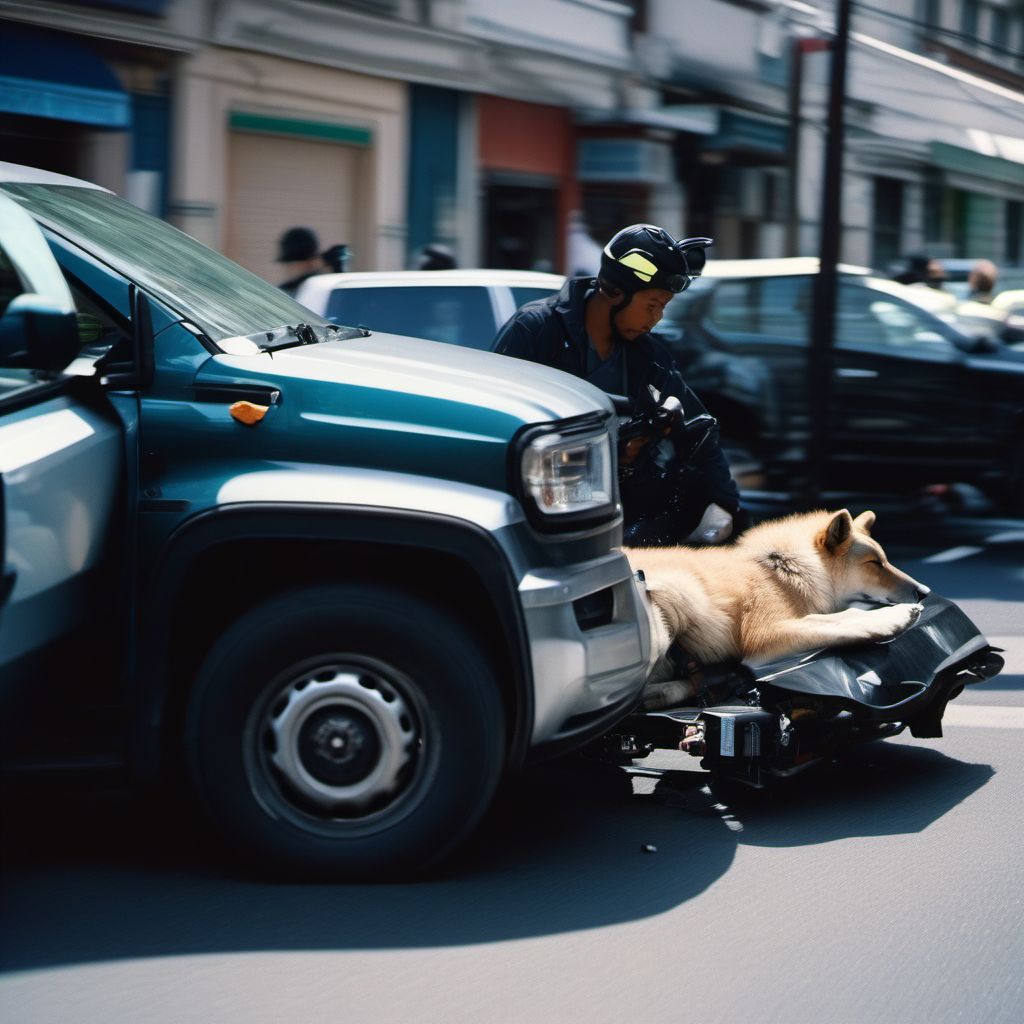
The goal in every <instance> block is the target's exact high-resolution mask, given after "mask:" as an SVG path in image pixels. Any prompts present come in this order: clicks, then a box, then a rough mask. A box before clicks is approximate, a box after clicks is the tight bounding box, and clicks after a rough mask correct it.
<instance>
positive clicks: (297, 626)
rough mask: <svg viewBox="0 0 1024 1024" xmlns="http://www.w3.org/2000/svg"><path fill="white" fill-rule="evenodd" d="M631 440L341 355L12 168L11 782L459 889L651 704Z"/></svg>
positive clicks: (529, 397) (2, 483)
mask: <svg viewBox="0 0 1024 1024" xmlns="http://www.w3.org/2000/svg"><path fill="white" fill-rule="evenodd" d="M615 430H616V425H615V417H614V411H613V408H612V406H611V404H610V403H609V401H608V399H607V398H606V397H605V396H604V395H603V394H602V393H601V392H600V391H598V390H597V389H595V388H593V387H591V386H590V385H588V384H586V383H585V382H582V381H578V380H576V379H575V378H572V377H569V376H567V375H563V374H560V373H558V372H556V371H553V370H549V369H547V368H544V367H539V366H533V365H527V364H525V363H522V362H521V361H512V360H506V359H503V358H502V357H500V356H496V355H492V354H490V353H487V352H477V351H470V350H467V349H464V348H456V347H453V346H450V345H444V344H439V343H435V342H430V341H424V340H414V339H410V338H405V337H399V336H394V335H387V334H379V333H375V334H371V333H370V332H369V331H366V330H363V329H358V328H344V327H340V326H338V325H335V324H333V323H331V322H329V321H327V320H325V319H323V318H321V317H316V316H313V315H312V314H311V313H310V311H309V310H308V309H305V308H303V307H302V306H300V305H298V304H296V303H295V302H294V301H293V300H291V299H290V298H289V297H288V296H286V295H285V294H284V293H283V292H281V291H279V290H278V289H276V288H274V287H272V286H271V285H269V284H267V283H266V282H264V281H262V280H260V279H258V278H256V277H255V276H253V275H252V274H249V273H248V272H246V271H245V270H243V269H242V268H241V267H239V266H237V265H236V264H234V263H232V262H231V261H230V260H228V259H226V258H224V257H223V256H221V255H219V254H217V253H215V252H213V251H211V250H210V249H208V248H206V247H204V246H203V245H201V244H200V243H198V242H197V241H195V240H194V239H192V238H190V237H189V236H187V235H184V234H182V233H181V232H179V231H177V230H176V229H174V228H173V227H171V226H170V225H168V224H167V223H165V222H163V221H160V220H157V219H155V218H153V217H151V216H149V215H147V214H145V213H143V212H142V211H140V210H138V209H136V208H135V207H133V206H131V205H130V204H128V203H127V202H124V201H122V200H121V199H119V198H118V197H117V196H115V195H113V194H111V193H110V192H108V191H106V190H104V189H102V188H99V187H97V186H95V185H92V184H89V183H88V182H83V181H78V180H75V179H71V178H66V177H63V176H60V175H56V174H51V173H48V172H43V171H38V170H34V169H31V168H26V167H20V166H17V165H12V164H0V487H2V490H0V510H2V518H0V540H2V544H3V547H2V549H0V550H2V551H3V563H2V565H0V569H2V572H3V576H2V586H0V722H2V731H0V759H2V762H3V766H4V767H5V768H6V769H9V770H19V771H26V770H36V771H53V770H60V769H67V770H71V771H76V772H84V771H86V770H89V769H94V770H102V771H113V772H117V773H126V774H127V777H128V778H129V779H131V780H132V781H134V782H135V783H138V784H142V785H146V784H151V783H154V782H156V781H158V780H160V779H163V778H167V777H170V778H172V779H173V778H180V779H184V780H187V782H188V784H189V787H190V790H191V791H193V792H194V793H195V795H196V796H197V798H198V801H199V803H200V805H201V806H202V808H203V809H204V810H205V812H206V814H207V815H208V817H209V818H210V819H211V820H212V822H213V823H214V824H215V825H216V826H217V828H218V829H219V830H220V832H221V833H223V835H224V837H225V838H226V839H227V840H228V842H229V843H230V844H231V845H232V846H233V847H234V848H235V849H236V850H237V851H238V853H239V855H240V856H242V857H244V858H246V860H248V861H250V862H252V861H254V860H255V861H257V862H259V863H261V864H265V865H268V866H273V867H275V868H277V869H281V870H284V871H286V872H290V873H293V874H296V873H298V874H301V875H302V877H309V876H310V875H319V876H327V877H334V878H341V879H361V878H368V877H394V876H401V875H408V874H410V873H413V872H417V871H420V870H422V869H424V868H426V867H427V866H429V865H432V864H434V863H436V862H437V861H438V860H439V859H440V858H441V857H443V856H444V855H445V854H447V853H448V852H450V851H451V850H452V849H453V848H454V847H455V846H456V845H457V844H458V843H459V842H460V841H461V840H463V839H464V838H465V837H466V836H467V835H468V833H469V832H470V831H471V830H472V828H473V827H474V825H475V824H476V823H477V822H478V821H479V819H480V817H481V815H482V814H483V812H484V811H485V809H486V808H487V806H488V804H489V802H490V800H491V797H492V795H493V792H494V790H495V786H496V784H497V783H498V781H499V779H500V778H501V776H502V774H503V773H504V772H506V771H508V770H510V769H514V768H516V767H517V766H520V765H522V764H524V763H526V762H528V761H530V760H535V759H539V758H542V757H545V756H550V755H553V754H555V753H558V752H561V751H566V750H569V749H572V748H574V747H578V746H581V745H583V744H585V743H587V742H588V741H590V740H592V739H593V738H594V737H596V736H599V735H601V734H602V733H604V732H606V731H607V730H608V729H609V728H610V727H611V726H612V725H613V724H614V723H615V722H617V721H618V720H619V719H621V718H622V717H623V716H624V715H626V714H627V713H628V712H630V711H631V710H632V709H633V708H634V707H635V706H636V704H637V701H638V698H639V694H640V691H641V689H642V686H643V681H644V675H645V670H646V666H647V659H648V654H649V637H648V630H647V618H646V612H645V611H644V605H643V597H642V593H641V591H640V590H639V589H638V585H637V583H636V581H635V580H634V579H633V576H632V573H631V570H630V567H629V564H628V563H627V561H626V558H625V556H624V555H623V554H622V552H621V550H620V549H619V543H620V539H621V522H622V519H621V508H620V505H619V501H618V490H617V481H616V471H615V470H616V467H615V459H614V440H615ZM154 792H161V790H159V789H157V790H154Z"/></svg>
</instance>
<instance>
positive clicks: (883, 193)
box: [871, 178, 903, 271]
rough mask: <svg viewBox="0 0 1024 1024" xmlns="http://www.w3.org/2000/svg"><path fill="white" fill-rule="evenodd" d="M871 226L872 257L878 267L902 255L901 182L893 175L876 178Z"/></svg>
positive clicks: (885, 266)
mask: <svg viewBox="0 0 1024 1024" xmlns="http://www.w3.org/2000/svg"><path fill="white" fill-rule="evenodd" d="M873 214H874V215H873V218H872V228H871V258H872V263H873V264H874V266H875V267H877V268H878V269H879V270H882V271H885V270H886V269H887V268H888V266H889V264H890V263H892V262H894V261H895V260H898V259H899V258H900V256H901V255H902V244H901V237H902V231H903V182H902V181H899V180H898V179H896V178H875V189H874V203H873Z"/></svg>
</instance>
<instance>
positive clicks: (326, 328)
mask: <svg viewBox="0 0 1024 1024" xmlns="http://www.w3.org/2000/svg"><path fill="white" fill-rule="evenodd" d="M362 333H363V332H362V331H359V330H353V329H352V328H346V327H339V326H338V325H337V324H321V325H319V326H316V327H314V326H312V325H311V324H294V325H292V324H285V326H284V327H277V328H275V329H274V330H272V331H261V332H260V333H258V334H252V335H250V337H251V339H252V340H253V341H255V342H256V344H257V345H259V347H260V348H261V349H262V350H263V351H264V352H278V351H280V350H281V349H283V348H297V347H298V346H300V345H316V344H319V343H320V342H321V341H333V340H335V339H336V338H353V337H358V336H359V335H360V334H362Z"/></svg>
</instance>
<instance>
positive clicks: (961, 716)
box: [942, 704, 1024, 729]
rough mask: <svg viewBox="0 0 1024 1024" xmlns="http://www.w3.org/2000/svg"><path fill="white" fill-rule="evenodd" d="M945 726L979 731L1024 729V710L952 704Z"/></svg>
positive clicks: (944, 722)
mask: <svg viewBox="0 0 1024 1024" xmlns="http://www.w3.org/2000/svg"><path fill="white" fill-rule="evenodd" d="M942 724H943V725H966V726H971V727H974V728H979V729H1024V708H1016V707H1013V708H1007V707H994V706H991V705H983V704H950V705H949V707H947V708H946V713H945V715H943V717H942Z"/></svg>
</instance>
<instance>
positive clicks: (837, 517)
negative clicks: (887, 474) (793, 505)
mask: <svg viewBox="0 0 1024 1024" xmlns="http://www.w3.org/2000/svg"><path fill="white" fill-rule="evenodd" d="M874 523H875V514H874V512H863V513H861V515H859V516H857V518H856V519H854V518H853V517H852V516H851V515H850V513H849V512H848V511H847V510H846V509H842V510H841V511H839V512H826V511H819V512H809V513H804V514H799V515H793V516H788V517H786V518H784V519H777V520H773V521H770V522H766V523H762V524H760V525H759V526H756V527H754V528H753V529H751V530H748V531H747V532H746V533H745V534H743V535H742V536H741V537H740V538H739V539H738V540H737V541H736V543H735V544H731V545H728V546H725V547H705V548H686V547H674V548H627V549H626V555H627V557H628V558H629V561H630V564H631V565H632V567H633V569H634V570H636V569H642V570H643V573H644V576H645V578H646V584H647V594H648V618H649V620H650V626H651V640H652V643H651V664H650V669H651V671H650V673H649V676H648V688H647V690H646V691H645V704H647V705H648V706H649V707H650V706H667V704H669V703H681V702H682V700H684V699H685V698H686V696H688V695H692V690H693V688H692V686H687V685H686V684H685V682H684V683H683V684H682V688H680V683H679V681H678V680H672V681H671V683H668V682H667V681H668V680H671V677H672V675H674V674H675V673H674V672H673V671H672V668H671V663H670V662H669V660H668V658H667V654H668V651H669V648H670V647H671V645H672V643H673V642H676V641H678V643H679V645H680V646H681V647H682V649H683V650H684V651H685V652H686V653H687V654H688V655H690V656H691V657H693V658H694V659H696V661H697V662H699V663H704V664H712V663H714V662H720V661H727V660H731V659H739V660H741V661H754V662H757V661H766V660H770V659H773V658H778V657H783V656H786V655H789V654H796V653H799V652H801V651H808V650H815V649H818V648H821V647H834V646H837V645H840V644H852V643H860V642H864V641H872V640H885V639H888V638H889V637H893V636H896V635H897V634H899V633H901V632H902V631H903V630H905V629H907V628H908V627H909V626H911V625H913V623H915V622H916V621H917V619H918V617H919V616H920V614H921V611H922V607H921V605H920V604H918V603H917V602H918V601H920V600H921V599H922V598H924V597H925V596H926V595H927V594H928V593H929V590H928V588H927V587H926V586H924V585H923V584H921V583H918V582H917V580H915V579H912V578H911V577H910V576H908V575H907V574H906V573H904V572H901V571H900V570H899V569H897V568H896V567H895V566H893V565H891V564H890V563H889V561H888V559H887V558H886V556H885V552H884V551H883V550H882V547H881V545H879V544H878V542H877V541H876V540H874V539H873V538H872V536H871V528H872V526H874ZM855 603H867V604H882V605H884V606H885V607H882V608H860V607H853V605H854V604H855ZM659 684H665V685H664V686H661V688H660V689H659ZM684 690H688V691H689V692H688V693H684V692H683V691H684Z"/></svg>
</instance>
